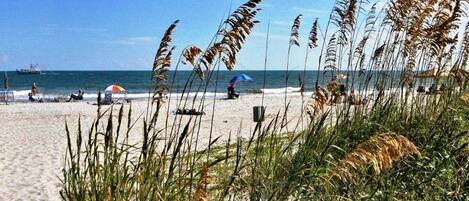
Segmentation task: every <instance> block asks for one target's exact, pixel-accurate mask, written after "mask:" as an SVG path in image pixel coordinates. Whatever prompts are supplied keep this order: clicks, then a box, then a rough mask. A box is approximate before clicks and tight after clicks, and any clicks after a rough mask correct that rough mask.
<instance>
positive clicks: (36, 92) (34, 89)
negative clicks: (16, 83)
mask: <svg viewBox="0 0 469 201" xmlns="http://www.w3.org/2000/svg"><path fill="white" fill-rule="evenodd" d="M38 93H39V91H38V90H37V86H36V83H35V82H34V83H33V86H31V94H32V95H33V96H35V95H36V94H38Z"/></svg>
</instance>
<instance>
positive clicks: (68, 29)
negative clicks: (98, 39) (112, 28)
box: [41, 24, 107, 35]
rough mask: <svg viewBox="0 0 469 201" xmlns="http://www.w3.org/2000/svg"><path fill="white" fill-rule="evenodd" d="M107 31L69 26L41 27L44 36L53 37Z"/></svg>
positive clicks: (53, 25)
mask: <svg viewBox="0 0 469 201" xmlns="http://www.w3.org/2000/svg"><path fill="white" fill-rule="evenodd" d="M106 31H107V29H105V28H99V27H74V26H70V25H60V24H46V25H44V26H43V27H42V30H41V33H42V34H44V35H53V34H56V33H58V32H78V33H102V32H106Z"/></svg>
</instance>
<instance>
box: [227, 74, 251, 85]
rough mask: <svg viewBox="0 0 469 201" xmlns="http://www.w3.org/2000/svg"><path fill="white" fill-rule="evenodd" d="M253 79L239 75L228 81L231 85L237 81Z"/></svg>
mask: <svg viewBox="0 0 469 201" xmlns="http://www.w3.org/2000/svg"><path fill="white" fill-rule="evenodd" d="M252 80H253V79H252V78H251V77H249V76H247V75H245V74H239V75H236V76H234V77H233V78H232V79H231V80H230V84H233V83H236V82H237V81H252Z"/></svg>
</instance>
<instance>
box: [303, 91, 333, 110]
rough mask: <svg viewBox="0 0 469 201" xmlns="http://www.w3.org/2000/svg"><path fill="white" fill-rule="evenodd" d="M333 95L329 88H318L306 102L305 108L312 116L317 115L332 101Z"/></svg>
mask: <svg viewBox="0 0 469 201" xmlns="http://www.w3.org/2000/svg"><path fill="white" fill-rule="evenodd" d="M331 98H332V97H331V95H330V94H329V92H328V91H327V90H325V89H324V88H322V87H319V88H318V89H316V91H315V92H314V93H313V95H311V98H310V100H309V101H308V102H307V103H306V106H305V110H306V113H307V114H308V115H309V117H310V118H314V117H315V115H316V114H317V113H318V112H319V111H321V110H323V109H324V108H325V107H327V105H328V104H329V103H330V101H331Z"/></svg>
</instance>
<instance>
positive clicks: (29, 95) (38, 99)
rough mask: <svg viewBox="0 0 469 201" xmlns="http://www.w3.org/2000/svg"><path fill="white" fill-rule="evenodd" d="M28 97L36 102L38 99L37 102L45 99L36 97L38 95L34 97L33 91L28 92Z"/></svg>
mask: <svg viewBox="0 0 469 201" xmlns="http://www.w3.org/2000/svg"><path fill="white" fill-rule="evenodd" d="M28 99H29V101H31V102H36V101H37V102H40V103H42V102H44V101H43V100H42V98H36V97H34V95H33V93H31V92H29V93H28Z"/></svg>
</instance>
